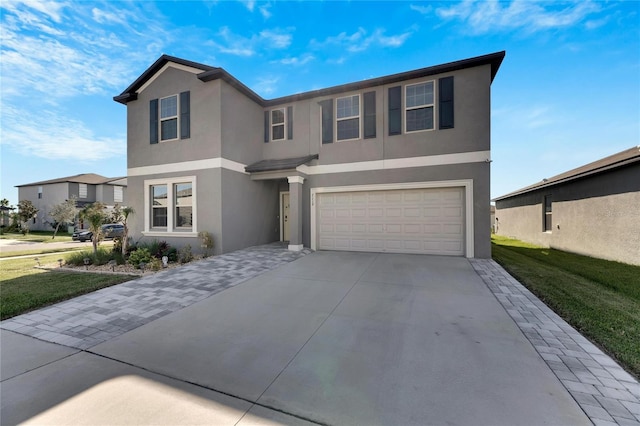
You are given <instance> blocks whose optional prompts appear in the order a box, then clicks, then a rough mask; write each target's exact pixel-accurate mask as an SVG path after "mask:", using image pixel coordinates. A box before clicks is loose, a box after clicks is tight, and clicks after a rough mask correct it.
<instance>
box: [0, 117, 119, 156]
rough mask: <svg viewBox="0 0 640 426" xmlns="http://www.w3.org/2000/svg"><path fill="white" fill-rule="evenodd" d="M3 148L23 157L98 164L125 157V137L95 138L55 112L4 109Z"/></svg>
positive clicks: (84, 127) (86, 130) (82, 125)
mask: <svg viewBox="0 0 640 426" xmlns="http://www.w3.org/2000/svg"><path fill="white" fill-rule="evenodd" d="M2 115H3V118H2V120H3V130H2V142H1V143H2V145H6V146H9V147H11V149H12V150H13V151H16V152H18V153H20V154H22V155H24V156H26V157H30V156H36V157H41V158H46V159H51V160H57V159H65V160H74V159H75V160H83V161H98V160H104V159H107V158H112V157H118V156H123V155H125V154H126V139H125V137H124V136H122V137H120V138H117V137H97V136H95V135H94V134H93V132H92V131H91V130H89V129H87V128H86V126H85V125H84V124H83V123H81V122H80V121H78V120H75V119H73V118H71V117H67V116H62V115H59V114H57V113H56V112H54V111H50V110H40V111H37V112H36V113H32V112H30V111H24V110H18V109H15V108H12V107H5V108H4V109H3V111H2Z"/></svg>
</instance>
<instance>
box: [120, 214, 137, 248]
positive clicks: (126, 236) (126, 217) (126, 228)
mask: <svg viewBox="0 0 640 426" xmlns="http://www.w3.org/2000/svg"><path fill="white" fill-rule="evenodd" d="M134 213H135V210H133V207H125V208H123V209H122V210H121V214H122V221H121V222H122V224H123V225H124V232H123V233H122V256H123V257H124V256H126V255H127V246H128V245H129V226H128V225H127V221H128V220H129V216H133V215H134Z"/></svg>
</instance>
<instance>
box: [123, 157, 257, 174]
mask: <svg viewBox="0 0 640 426" xmlns="http://www.w3.org/2000/svg"><path fill="white" fill-rule="evenodd" d="M245 167H246V165H244V164H242V163H238V162H236V161H232V160H227V159H226V158H222V157H216V158H208V159H206V160H193V161H182V162H180V163H167V164H158V165H155V166H142V167H132V168H130V169H127V176H128V177H131V176H148V175H156V174H166V173H183V172H192V171H196V170H206V169H227V170H232V171H234V172H238V173H242V174H245V175H248V174H249V173H247V172H245V170H244V168H245Z"/></svg>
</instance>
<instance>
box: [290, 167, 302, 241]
mask: <svg viewBox="0 0 640 426" xmlns="http://www.w3.org/2000/svg"><path fill="white" fill-rule="evenodd" d="M287 180H288V181H289V250H291V251H300V250H302V248H303V247H304V246H303V244H302V184H303V183H304V178H303V177H302V176H289V177H288V178H287Z"/></svg>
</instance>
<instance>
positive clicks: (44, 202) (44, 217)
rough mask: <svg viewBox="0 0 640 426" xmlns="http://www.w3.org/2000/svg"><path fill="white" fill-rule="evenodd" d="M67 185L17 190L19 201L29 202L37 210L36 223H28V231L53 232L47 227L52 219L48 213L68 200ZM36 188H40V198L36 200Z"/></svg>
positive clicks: (50, 185)
mask: <svg viewBox="0 0 640 426" xmlns="http://www.w3.org/2000/svg"><path fill="white" fill-rule="evenodd" d="M68 185H69V184H68V183H54V184H49V185H34V186H23V187H20V188H18V199H19V201H22V200H29V201H31V202H32V203H33V205H34V206H35V207H36V209H38V213H37V217H36V223H33V221H29V229H31V230H33V231H51V230H53V228H52V227H51V225H49V223H51V222H53V218H52V217H51V216H49V211H51V208H52V207H53V206H54V205H56V204H60V203H62V202H64V201H65V200H67V199H68V198H69V186H68ZM38 186H42V198H38ZM16 212H17V210H16Z"/></svg>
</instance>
